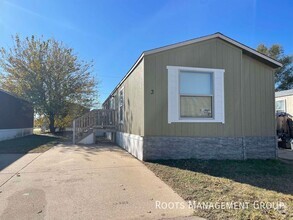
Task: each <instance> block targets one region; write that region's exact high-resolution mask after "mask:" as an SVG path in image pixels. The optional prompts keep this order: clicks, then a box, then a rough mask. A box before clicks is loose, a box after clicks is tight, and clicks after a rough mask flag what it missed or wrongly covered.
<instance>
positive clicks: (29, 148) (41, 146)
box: [0, 134, 61, 154]
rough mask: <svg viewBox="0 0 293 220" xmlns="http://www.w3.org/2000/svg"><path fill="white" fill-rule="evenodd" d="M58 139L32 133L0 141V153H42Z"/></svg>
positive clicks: (58, 139)
mask: <svg viewBox="0 0 293 220" xmlns="http://www.w3.org/2000/svg"><path fill="white" fill-rule="evenodd" d="M60 140H61V139H60V138H58V137H53V136H46V135H36V134H34V135H29V136H25V137H20V138H15V139H11V140H5V141H0V154H25V153H43V152H45V151H47V150H48V149H50V148H51V147H52V146H54V145H55V144H56V143H58V142H59V141H60Z"/></svg>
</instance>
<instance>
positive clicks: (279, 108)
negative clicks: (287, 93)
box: [275, 99, 286, 112]
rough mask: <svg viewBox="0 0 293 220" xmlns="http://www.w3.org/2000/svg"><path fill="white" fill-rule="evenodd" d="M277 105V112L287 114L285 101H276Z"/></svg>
mask: <svg viewBox="0 0 293 220" xmlns="http://www.w3.org/2000/svg"><path fill="white" fill-rule="evenodd" d="M275 105H276V112H286V101H285V99H283V100H278V101H276V103H275Z"/></svg>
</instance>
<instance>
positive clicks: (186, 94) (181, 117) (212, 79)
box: [178, 68, 215, 120]
mask: <svg viewBox="0 0 293 220" xmlns="http://www.w3.org/2000/svg"><path fill="white" fill-rule="evenodd" d="M182 72H183V69H182V68H180V69H179V70H178V90H179V91H178V96H179V97H178V99H179V105H178V108H179V119H180V120H186V119H191V120H192V119H206V120H210V119H214V106H215V105H214V97H215V90H214V81H215V79H214V72H208V71H191V70H189V71H186V70H184V72H189V73H190V74H193V73H207V74H210V75H211V82H210V83H211V87H212V93H211V95H204V94H188V93H183V94H182V93H181V92H180V85H181V79H180V75H181V74H182ZM181 96H185V97H186V96H188V97H211V98H212V103H211V104H212V106H211V110H212V117H208V118H205V117H183V116H181Z"/></svg>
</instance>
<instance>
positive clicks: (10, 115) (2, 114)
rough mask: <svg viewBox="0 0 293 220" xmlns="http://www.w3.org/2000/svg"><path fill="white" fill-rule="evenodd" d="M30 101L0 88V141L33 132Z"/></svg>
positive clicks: (32, 111)
mask: <svg viewBox="0 0 293 220" xmlns="http://www.w3.org/2000/svg"><path fill="white" fill-rule="evenodd" d="M33 123H34V110H33V106H32V104H31V103H29V102H27V101H25V100H23V99H21V98H18V97H16V96H15V95H13V94H11V93H8V92H6V91H4V90H2V89H0V141H2V140H6V139H12V138H16V137H22V136H25V135H30V134H32V133H33Z"/></svg>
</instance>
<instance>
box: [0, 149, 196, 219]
mask: <svg viewBox="0 0 293 220" xmlns="http://www.w3.org/2000/svg"><path fill="white" fill-rule="evenodd" d="M0 161H1V162H0V167H1V166H2V170H1V172H0V219H103V220H105V219H164V218H174V217H178V216H189V215H191V214H192V210H191V209H188V208H187V206H186V208H184V209H181V208H179V209H178V208H177V209H175V208H173V209H163V208H164V207H163V206H161V208H156V201H160V202H161V203H160V204H162V202H182V203H183V202H184V201H183V199H182V198H181V197H179V196H178V195H177V194H176V193H175V192H174V191H173V190H172V189H171V188H170V187H168V186H167V185H166V184H165V183H163V182H162V181H161V180H160V179H158V178H157V177H156V176H155V175H154V174H153V173H152V172H151V171H149V170H148V169H147V168H146V167H145V166H144V165H143V164H142V163H141V162H140V161H138V160H136V159H135V158H133V157H132V156H131V155H129V154H128V153H126V152H125V151H124V150H122V149H120V148H118V147H116V146H113V145H109V144H103V145H99V146H97V145H95V146H76V145H58V146H55V147H54V148H52V149H50V150H48V151H47V152H45V153H42V154H26V155H5V154H2V155H1V154H0ZM5 161H6V162H7V164H6V165H5ZM13 161H15V162H13ZM12 162H13V163H12ZM9 164H10V165H9ZM4 167H5V168H4ZM3 168H4V169H3ZM0 169H1V168H0Z"/></svg>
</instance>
